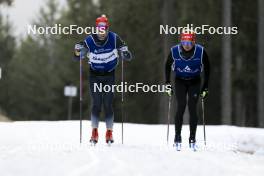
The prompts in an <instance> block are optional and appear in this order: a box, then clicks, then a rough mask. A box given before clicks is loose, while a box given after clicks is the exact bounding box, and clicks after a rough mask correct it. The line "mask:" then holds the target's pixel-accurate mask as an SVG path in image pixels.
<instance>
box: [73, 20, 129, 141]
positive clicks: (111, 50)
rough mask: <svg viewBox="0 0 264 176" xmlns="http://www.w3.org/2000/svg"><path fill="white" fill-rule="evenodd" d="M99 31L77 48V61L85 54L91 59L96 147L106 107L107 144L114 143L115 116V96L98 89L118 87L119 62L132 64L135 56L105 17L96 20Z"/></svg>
mask: <svg viewBox="0 0 264 176" xmlns="http://www.w3.org/2000/svg"><path fill="white" fill-rule="evenodd" d="M96 27H97V29H100V31H99V30H98V31H99V33H98V34H92V35H89V36H87V37H86V38H85V40H84V41H82V42H79V43H77V44H76V45H75V58H76V59H77V58H79V57H80V53H82V56H83V55H86V56H87V57H88V59H89V61H88V63H89V69H90V71H89V72H90V75H89V84H90V94H91V99H92V109H91V122H92V136H91V139H90V142H91V143H94V144H95V143H97V142H98V125H99V116H100V112H101V109H102V106H103V107H104V114H105V122H106V129H107V130H106V135H105V137H106V142H107V143H113V142H114V139H113V135H112V132H113V122H114V113H113V107H112V105H113V98H114V93H113V92H112V91H110V92H99V91H98V90H96V89H95V87H94V85H95V84H97V85H98V86H99V85H100V84H102V86H105V85H107V86H108V85H109V86H112V85H114V84H115V68H116V67H117V64H118V59H119V58H120V59H124V60H131V58H132V55H131V53H130V51H129V50H128V47H127V45H126V44H125V42H124V41H123V40H122V39H121V38H120V37H119V36H118V35H117V34H116V33H114V32H111V31H109V21H108V18H107V17H106V16H105V15H102V16H101V17H98V18H97V19H96ZM101 31H103V32H101ZM83 51H84V54H83Z"/></svg>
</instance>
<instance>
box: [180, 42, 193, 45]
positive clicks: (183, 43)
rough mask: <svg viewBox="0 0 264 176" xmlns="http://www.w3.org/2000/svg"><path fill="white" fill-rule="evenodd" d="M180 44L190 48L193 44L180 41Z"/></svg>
mask: <svg viewBox="0 0 264 176" xmlns="http://www.w3.org/2000/svg"><path fill="white" fill-rule="evenodd" d="M181 44H182V45H184V46H192V45H193V42H192V41H181Z"/></svg>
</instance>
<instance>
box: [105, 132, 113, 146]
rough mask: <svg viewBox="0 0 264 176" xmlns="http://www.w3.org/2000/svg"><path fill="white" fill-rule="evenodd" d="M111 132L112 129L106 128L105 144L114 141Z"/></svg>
mask: <svg viewBox="0 0 264 176" xmlns="http://www.w3.org/2000/svg"><path fill="white" fill-rule="evenodd" d="M112 133H113V130H110V129H108V130H107V131H106V134H105V140H106V143H107V144H111V143H114V139H113V134H112Z"/></svg>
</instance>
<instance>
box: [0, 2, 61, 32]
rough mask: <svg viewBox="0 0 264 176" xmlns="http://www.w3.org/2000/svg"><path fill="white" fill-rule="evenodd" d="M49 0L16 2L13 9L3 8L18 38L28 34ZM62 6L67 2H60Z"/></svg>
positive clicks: (2, 10)
mask: <svg viewBox="0 0 264 176" xmlns="http://www.w3.org/2000/svg"><path fill="white" fill-rule="evenodd" d="M46 1H47V0H14V3H13V5H12V6H11V7H1V12H2V13H3V14H4V15H8V16H9V20H10V21H11V22H12V23H13V27H14V29H13V31H14V33H15V35H16V36H24V35H25V34H26V33H27V25H28V24H30V22H32V20H33V19H34V17H35V16H36V15H37V14H38V11H39V9H40V7H41V6H43V5H44V4H45V3H46ZM58 1H59V2H60V4H61V5H65V2H66V0H58Z"/></svg>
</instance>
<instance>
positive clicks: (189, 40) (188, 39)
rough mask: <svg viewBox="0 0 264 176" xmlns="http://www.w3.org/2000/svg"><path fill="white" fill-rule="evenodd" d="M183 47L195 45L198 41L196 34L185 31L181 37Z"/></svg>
mask: <svg viewBox="0 0 264 176" xmlns="http://www.w3.org/2000/svg"><path fill="white" fill-rule="evenodd" d="M180 40H181V44H182V45H193V43H195V40H196V36H195V33H194V32H193V31H191V30H185V31H183V32H182V33H181V35H180Z"/></svg>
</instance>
